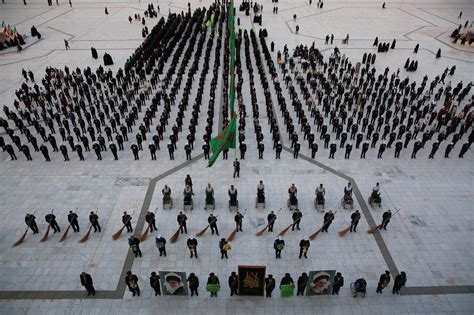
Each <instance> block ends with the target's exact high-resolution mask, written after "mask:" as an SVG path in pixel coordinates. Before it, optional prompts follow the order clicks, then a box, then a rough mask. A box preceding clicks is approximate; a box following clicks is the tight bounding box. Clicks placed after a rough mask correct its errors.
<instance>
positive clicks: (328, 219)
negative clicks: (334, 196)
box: [321, 210, 334, 233]
mask: <svg viewBox="0 0 474 315" xmlns="http://www.w3.org/2000/svg"><path fill="white" fill-rule="evenodd" d="M333 220H334V213H332V211H331V210H329V211H328V212H326V214H325V215H324V224H323V228H322V230H321V232H326V233H328V228H329V226H330V225H331V223H332V221H333Z"/></svg>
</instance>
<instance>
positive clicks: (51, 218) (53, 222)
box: [44, 213, 61, 233]
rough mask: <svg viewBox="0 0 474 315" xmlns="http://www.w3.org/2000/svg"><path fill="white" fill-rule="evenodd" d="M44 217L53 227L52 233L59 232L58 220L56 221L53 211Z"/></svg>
mask: <svg viewBox="0 0 474 315" xmlns="http://www.w3.org/2000/svg"><path fill="white" fill-rule="evenodd" d="M44 219H45V220H46V222H48V224H49V226H51V228H52V229H53V231H54V233H58V232H61V229H60V228H59V225H58V222H56V216H55V215H54V214H53V213H48V214H47V215H45V217H44Z"/></svg>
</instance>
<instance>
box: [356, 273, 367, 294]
mask: <svg viewBox="0 0 474 315" xmlns="http://www.w3.org/2000/svg"><path fill="white" fill-rule="evenodd" d="M366 291H367V281H365V279H364V278H360V279H357V280H356V281H355V282H354V293H353V294H354V297H356V296H357V293H359V292H361V293H363V294H364V296H365V293H366Z"/></svg>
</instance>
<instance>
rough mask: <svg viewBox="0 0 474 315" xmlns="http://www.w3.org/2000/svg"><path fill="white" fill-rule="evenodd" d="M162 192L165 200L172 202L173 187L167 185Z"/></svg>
mask: <svg viewBox="0 0 474 315" xmlns="http://www.w3.org/2000/svg"><path fill="white" fill-rule="evenodd" d="M161 193H162V194H163V202H164V203H171V188H169V187H168V185H165V187H164V188H163V189H162V190H161Z"/></svg>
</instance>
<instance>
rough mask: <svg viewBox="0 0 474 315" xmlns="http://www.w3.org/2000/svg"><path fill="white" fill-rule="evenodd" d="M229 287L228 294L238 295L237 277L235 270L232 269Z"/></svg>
mask: <svg viewBox="0 0 474 315" xmlns="http://www.w3.org/2000/svg"><path fill="white" fill-rule="evenodd" d="M229 288H230V296H233V295H234V294H235V295H239V293H238V292H237V290H238V288H239V277H238V276H237V274H236V273H235V271H232V273H231V274H230V276H229Z"/></svg>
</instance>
